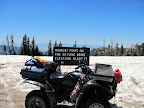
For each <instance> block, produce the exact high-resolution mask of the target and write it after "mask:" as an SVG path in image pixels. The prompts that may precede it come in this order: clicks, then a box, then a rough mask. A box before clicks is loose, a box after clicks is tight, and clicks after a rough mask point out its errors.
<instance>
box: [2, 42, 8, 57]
mask: <svg viewBox="0 0 144 108" xmlns="http://www.w3.org/2000/svg"><path fill="white" fill-rule="evenodd" d="M6 50H7V48H6V45H5V44H4V42H3V51H4V53H5V55H7V52H6Z"/></svg>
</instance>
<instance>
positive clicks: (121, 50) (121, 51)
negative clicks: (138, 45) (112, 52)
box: [120, 44, 124, 56]
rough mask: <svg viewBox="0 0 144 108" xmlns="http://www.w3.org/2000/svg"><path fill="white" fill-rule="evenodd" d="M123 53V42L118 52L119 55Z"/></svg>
mask: <svg viewBox="0 0 144 108" xmlns="http://www.w3.org/2000/svg"><path fill="white" fill-rule="evenodd" d="M123 53H124V48H123V44H122V45H121V49H120V54H121V56H122V55H123Z"/></svg>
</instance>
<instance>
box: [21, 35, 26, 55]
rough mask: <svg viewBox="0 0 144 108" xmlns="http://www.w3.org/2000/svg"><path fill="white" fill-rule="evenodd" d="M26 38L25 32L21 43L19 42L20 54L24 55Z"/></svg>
mask: <svg viewBox="0 0 144 108" xmlns="http://www.w3.org/2000/svg"><path fill="white" fill-rule="evenodd" d="M26 39H27V36H26V34H25V35H24V36H23V40H22V44H21V49H20V54H21V55H26V54H27V45H26Z"/></svg>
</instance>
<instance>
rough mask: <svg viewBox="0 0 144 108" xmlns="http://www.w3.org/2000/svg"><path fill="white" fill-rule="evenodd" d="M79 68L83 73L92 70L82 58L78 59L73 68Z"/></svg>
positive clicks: (88, 72)
mask: <svg viewBox="0 0 144 108" xmlns="http://www.w3.org/2000/svg"><path fill="white" fill-rule="evenodd" d="M79 68H81V69H82V72H83V73H84V74H90V73H92V70H91V69H90V68H89V67H88V66H87V65H86V63H85V62H84V61H82V60H80V61H79V64H78V66H77V67H76V68H75V69H79Z"/></svg>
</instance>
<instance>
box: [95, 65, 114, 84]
mask: <svg viewBox="0 0 144 108" xmlns="http://www.w3.org/2000/svg"><path fill="white" fill-rule="evenodd" d="M93 75H94V76H95V80H101V81H107V82H112V81H113V79H114V77H115V75H114V72H113V69H112V66H111V65H107V64H97V63H96V64H95V69H94V71H93Z"/></svg>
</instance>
